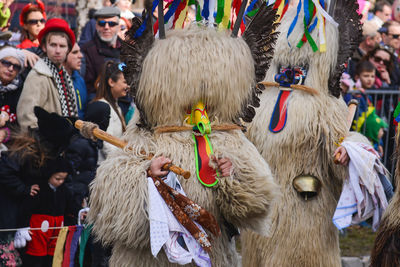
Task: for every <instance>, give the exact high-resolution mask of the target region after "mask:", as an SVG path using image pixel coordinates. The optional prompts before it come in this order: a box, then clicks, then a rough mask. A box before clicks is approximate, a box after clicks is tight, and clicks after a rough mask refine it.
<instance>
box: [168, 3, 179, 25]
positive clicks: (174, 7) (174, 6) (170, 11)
mask: <svg viewBox="0 0 400 267" xmlns="http://www.w3.org/2000/svg"><path fill="white" fill-rule="evenodd" d="M180 2H181V0H174V2H172V4H171V6H170V7H169V9H168V11H167V13H166V14H165V16H164V24H167V23H168V20H169V19H170V18H171V17H172V15H173V14H175V11H176V10H177V9H178V6H179V3H180Z"/></svg>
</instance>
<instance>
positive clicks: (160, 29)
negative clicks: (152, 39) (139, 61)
mask: <svg viewBox="0 0 400 267" xmlns="http://www.w3.org/2000/svg"><path fill="white" fill-rule="evenodd" d="M163 3H164V1H163V0H159V1H158V37H159V38H160V39H165V26H164V5H163Z"/></svg>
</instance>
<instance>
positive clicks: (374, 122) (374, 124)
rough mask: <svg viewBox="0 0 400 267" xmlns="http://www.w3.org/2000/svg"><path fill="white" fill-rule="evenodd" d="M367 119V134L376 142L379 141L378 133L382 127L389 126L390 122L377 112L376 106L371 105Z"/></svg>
mask: <svg viewBox="0 0 400 267" xmlns="http://www.w3.org/2000/svg"><path fill="white" fill-rule="evenodd" d="M367 113H368V114H367V119H366V120H365V123H366V125H365V136H366V137H368V138H369V139H371V140H372V141H373V142H374V143H379V139H378V133H379V130H380V129H381V128H384V129H386V128H388V124H387V123H386V122H385V121H384V120H382V119H381V118H380V117H379V116H378V115H376V113H375V108H374V107H369V108H368V112H367Z"/></svg>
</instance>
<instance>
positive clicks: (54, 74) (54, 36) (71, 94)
mask: <svg viewBox="0 0 400 267" xmlns="http://www.w3.org/2000/svg"><path fill="white" fill-rule="evenodd" d="M39 41H40V47H41V48H42V50H43V51H44V52H45V56H44V57H43V58H42V59H39V60H38V61H37V62H36V64H35V65H34V66H33V68H32V70H31V71H30V72H29V74H28V77H27V78H26V80H25V83H24V87H23V89H22V93H21V97H20V99H19V102H18V106H17V116H18V123H19V125H20V126H21V127H22V128H23V129H26V128H28V127H36V126H37V119H36V118H35V116H34V115H33V113H32V111H33V107H34V106H39V107H42V108H44V109H45V110H47V111H49V112H55V113H57V114H58V115H62V116H67V117H77V116H78V111H77V105H76V98H75V90H74V86H73V82H72V79H71V77H70V76H69V74H68V72H67V71H66V70H65V68H64V67H63V66H62V63H64V62H65V59H66V57H67V54H68V53H69V52H70V51H71V49H72V47H73V45H74V44H75V35H74V33H73V32H72V30H71V29H70V28H69V26H68V23H67V22H66V21H65V20H63V19H59V18H54V19H50V20H48V21H47V23H46V26H45V27H44V28H43V30H42V31H40V33H39Z"/></svg>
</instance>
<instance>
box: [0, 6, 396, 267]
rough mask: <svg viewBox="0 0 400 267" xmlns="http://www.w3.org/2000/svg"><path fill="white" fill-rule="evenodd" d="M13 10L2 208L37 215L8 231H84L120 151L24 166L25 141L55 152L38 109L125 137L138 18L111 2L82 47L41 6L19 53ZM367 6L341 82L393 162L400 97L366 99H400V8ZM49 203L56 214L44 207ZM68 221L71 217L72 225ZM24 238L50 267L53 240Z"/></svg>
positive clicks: (3, 237) (75, 150)
mask: <svg viewBox="0 0 400 267" xmlns="http://www.w3.org/2000/svg"><path fill="white" fill-rule="evenodd" d="M13 1H14V0H2V1H0V29H1V31H0V40H1V41H2V43H5V45H4V46H3V47H0V112H1V114H0V144H1V145H0V151H3V152H2V156H1V157H0V175H1V176H2V177H7V179H3V178H2V179H0V185H1V186H0V190H1V191H0V202H1V203H2V204H1V205H7V207H8V208H11V209H16V210H17V209H18V206H21V205H22V206H23V207H24V209H23V210H25V209H26V208H27V207H29V209H30V210H28V211H26V210H25V211H24V212H22V214H24V216H22V218H23V219H21V218H20V217H21V216H19V215H18V213H17V212H15V213H11V215H10V214H7V215H5V214H0V229H7V228H16V227H20V226H23V227H37V226H38V225H40V223H41V222H42V221H43V220H47V221H54V224H55V225H61V223H62V224H64V223H65V224H75V223H76V219H77V218H76V216H77V214H76V213H77V211H78V210H79V209H81V208H85V207H86V205H87V204H86V203H87V198H88V196H89V190H88V185H89V183H90V182H91V181H92V180H93V179H94V176H95V172H96V168H97V166H98V164H99V163H100V162H101V161H102V160H104V158H105V157H106V156H107V154H108V153H109V152H110V150H111V149H112V148H111V146H110V145H109V144H103V143H102V142H101V141H98V140H96V141H94V140H90V139H86V138H83V137H82V136H80V135H76V136H74V137H73V138H72V137H71V138H70V139H69V140H68V143H69V145H65V144H63V145H60V144H59V143H57V144H56V145H54V142H49V144H50V143H51V144H52V145H51V149H49V150H42V151H40V152H37V153H38V154H37V155H36V154H35V158H36V157H37V158H38V159H40V160H38V162H39V163H40V164H39V163H38V162H36V161H35V162H36V163H37V164H36V163H35V162H34V163H32V162H25V161H21V158H24V157H21V158H16V157H17V156H18V157H20V156H21V155H20V154H18V153H19V152H18V151H19V149H20V148H21V145H18V144H20V143H18V142H20V140H21V139H18V138H20V137H18V136H20V135H21V134H25V136H30V139H29V138H28V139H29V140H30V141H29V140H28V141H29V142H36V141H37V142H39V143H41V144H46V142H43V140H42V139H43V138H44V137H43V136H42V135H43V132H41V131H40V129H39V130H38V127H39V128H40V122H39V121H38V118H39V117H40V116H39V115H40V114H41V111H38V110H37V109H35V107H36V106H38V107H41V108H43V109H44V110H46V111H47V112H50V113H55V114H58V115H60V116H63V117H70V118H80V119H84V120H87V121H91V122H94V123H96V124H97V125H99V127H100V129H102V130H104V131H107V132H108V133H110V134H112V135H114V136H116V137H119V136H121V135H122V134H123V132H124V131H125V129H126V125H127V123H128V120H129V118H130V117H131V116H132V113H133V111H134V107H135V106H134V103H133V102H132V99H131V98H130V97H129V94H127V92H128V85H127V83H126V81H125V78H124V76H123V68H124V67H125V65H124V63H121V62H120V48H121V41H122V40H123V39H124V34H125V33H126V31H127V30H128V29H129V28H130V27H131V19H132V18H133V17H134V16H135V15H134V14H133V12H132V10H131V6H132V2H131V1H130V0H111V1H104V3H103V7H102V8H100V9H98V10H94V11H91V12H89V20H88V22H87V24H86V25H85V26H84V27H83V28H82V32H81V34H80V36H79V38H78V36H76V35H75V33H74V31H73V30H72V29H71V28H70V26H69V25H68V23H67V22H66V21H65V20H63V19H61V18H50V17H48V16H47V14H46V11H45V10H46V8H45V5H44V3H42V2H41V1H40V0H36V2H35V3H29V4H27V5H26V6H25V7H24V8H23V9H22V10H21V12H20V15H19V23H20V41H19V44H17V45H16V47H13V46H11V45H8V40H10V38H12V37H13V35H14V33H11V32H9V31H8V30H7V27H8V21H9V19H10V16H11V12H10V6H11V5H12V3H13ZM358 2H359V4H360V10H359V12H360V14H362V23H363V28H362V29H363V33H362V35H363V37H362V41H361V43H360V44H359V47H358V49H357V50H356V51H355V53H354V55H353V56H352V57H351V59H350V60H349V62H348V66H347V70H346V72H345V73H344V74H343V76H342V82H341V87H342V95H343V98H344V100H345V101H347V102H348V101H350V100H351V99H357V100H358V101H359V103H360V105H359V108H358V112H357V114H356V120H355V123H354V130H357V131H360V132H362V133H364V134H365V135H366V136H367V137H368V138H369V139H370V140H371V143H372V144H373V145H374V147H375V149H376V150H377V151H378V152H379V153H380V154H381V155H382V156H383V155H384V154H385V153H389V154H390V153H391V151H384V149H383V147H384V141H383V138H382V137H383V136H384V135H385V134H386V135H389V136H391V135H393V133H392V132H390V131H387V128H388V125H389V124H390V123H391V113H392V112H393V109H394V108H395V106H396V105H397V102H398V97H397V96H396V98H394V100H393V99H392V98H391V101H388V100H387V98H386V99H385V98H384V97H382V95H378V98H377V101H374V99H372V98H371V96H370V95H368V94H367V93H366V90H382V89H389V90H398V88H399V86H400V65H399V60H400V59H399V52H400V12H399V11H400V1H395V2H394V3H391V2H387V1H385V0H383V1H378V2H376V3H375V1H372V0H371V1H367V0H358ZM38 114H39V115H38ZM38 116H39V117H38ZM41 116H42V117H43V116H44V115H43V114H42V115H41ZM14 136H16V137H15V140H13V138H14ZM16 140H18V142H17V141H16ZM386 140H390V138H387V139H386ZM28 141H27V140H25V141H24V142H28ZM13 142H14V143H13ZM15 143H17V145H16V144H15ZM54 147H57V149H54ZM389 147H390V146H389ZM53 150H54V151H57V153H55V157H53V158H51V159H49V160H48V162H47V163H46V162H45V161H46V160H45V159H46V158H50V154H51V155H52V153H53V152H54V151H53ZM16 151H17V152H18V153H17V152H16ZM61 152H62V153H61ZM32 153H33V152H32ZM46 153H47V154H46ZM33 154H34V153H33ZM23 155H24V156H25V154H23ZM60 155H62V157H60ZM48 166H51V168H50V167H48ZM67 166H69V167H67ZM43 169H46V171H42V170H43ZM64 181H66V182H65V184H64ZM54 197H57V198H58V199H60V201H59V203H58V204H57V203H53V202H52V201H53V200H52V199H54ZM23 203H28V204H23ZM40 203H46V204H47V205H46V206H45V207H42V206H40V205H41V204H40ZM60 203H63V204H60ZM3 210H4V209H3ZM37 213H46V216H50V217H41V216H37V215H35V214H37ZM67 213H70V214H69V216H66V217H64V215H65V214H67ZM71 214H72V215H71ZM24 224H25V225H24ZM14 233H15V232H5V233H4V232H3V233H2V232H0V254H3V255H4V253H5V252H4V251H15V250H13V249H10V246H13V240H14ZM52 233H53V235H56V234H57V232H56V231H55V232H52ZM16 236H17V237H18V238H16V239H15V240H18V241H16V244H17V246H23V245H24V244H25V243H26V241H28V240H29V239H30V238H32V239H33V240H36V241H31V242H30V243H29V242H28V244H30V245H28V247H27V249H26V250H21V251H20V252H22V254H23V255H22V260H23V261H24V260H25V262H26V263H27V264H29V266H46V264H47V265H48V264H51V256H52V253H54V242H53V241H51V240H52V238H51V237H52V236H49V234H47V235H46V236H38V235H37V234H34V233H29V232H28V231H27V230H25V231H19V232H17V235H16ZM37 240H42V241H43V240H44V241H43V242H42V243H40V242H38V241H37ZM92 243H93V244H92V245H93V246H92V248H93V250H95V251H96V253H93V257H92V263H93V265H94V266H104V264H105V263H106V262H107V261H106V256H107V255H108V254H109V248H103V247H102V246H101V245H100V244H98V243H96V242H94V241H93V242H92ZM38 247H39V248H41V249H38ZM13 257H14V258H13V259H14V260H15V264H16V265H18V264H20V263H21V258H20V257H15V255H13ZM9 258H12V257H11V256H10V257H9ZM9 258H7V259H9ZM1 261H4V259H3V258H2V259H0V265H5V264H3V262H1ZM96 264H97V265H96Z"/></svg>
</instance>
